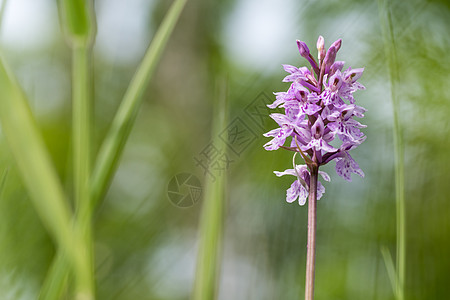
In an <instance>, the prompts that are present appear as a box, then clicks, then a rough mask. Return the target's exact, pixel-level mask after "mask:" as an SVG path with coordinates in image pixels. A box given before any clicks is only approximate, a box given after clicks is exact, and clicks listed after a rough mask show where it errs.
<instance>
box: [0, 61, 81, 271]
mask: <svg viewBox="0 0 450 300" xmlns="http://www.w3.org/2000/svg"><path fill="white" fill-rule="evenodd" d="M0 90H1V93H0V121H1V125H2V130H3V133H4V135H5V137H6V140H7V143H8V145H9V147H10V149H11V152H12V154H13V157H14V159H15V161H16V163H17V166H18V169H19V171H20V174H21V176H22V179H23V182H24V185H25V187H26V188H27V190H28V193H29V195H30V198H31V200H32V202H33V204H34V207H35V209H36V211H37V212H38V215H39V217H40V219H41V220H42V222H43V224H44V226H45V227H46V229H47V230H48V231H49V232H50V234H51V236H52V237H53V239H54V240H55V242H56V243H57V245H58V247H59V248H60V251H62V252H63V253H66V255H67V257H68V258H69V261H70V262H71V263H72V266H73V267H74V268H75V269H76V270H77V272H78V273H82V272H83V266H82V263H81V261H82V258H80V256H79V254H78V246H79V245H78V243H77V235H76V234H75V233H74V230H73V228H72V222H71V217H70V216H71V212H70V209H69V206H68V203H67V201H66V198H65V195H64V192H63V189H62V186H61V183H60V181H59V179H58V177H57V175H56V172H55V168H54V166H53V164H52V162H51V159H50V156H49V153H48V151H47V149H46V147H45V145H44V141H43V139H42V136H41V134H40V132H39V130H38V127H37V125H36V123H35V121H34V119H33V116H32V114H31V111H30V109H29V106H28V102H27V100H26V99H25V96H24V95H23V93H22V91H21V89H20V86H19V85H18V83H17V82H16V80H15V79H14V76H13V75H12V74H11V72H9V71H8V70H7V68H6V66H5V62H4V60H3V57H0Z"/></svg>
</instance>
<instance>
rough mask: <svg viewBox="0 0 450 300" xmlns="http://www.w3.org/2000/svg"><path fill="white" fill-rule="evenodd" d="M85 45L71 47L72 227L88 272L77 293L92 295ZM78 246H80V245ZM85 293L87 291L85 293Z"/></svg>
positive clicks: (87, 69) (86, 56) (87, 68)
mask: <svg viewBox="0 0 450 300" xmlns="http://www.w3.org/2000/svg"><path fill="white" fill-rule="evenodd" d="M89 56H90V48H89V46H84V45H83V46H75V47H73V51H72V61H73V63H72V69H73V72H72V91H73V96H72V113H73V117H72V120H73V124H72V128H73V129H72V130H73V135H72V136H73V155H74V156H73V170H74V178H73V179H74V192H75V195H74V196H75V206H76V214H75V219H76V226H77V230H79V233H80V238H81V239H83V240H84V241H83V242H82V245H83V247H84V248H82V249H80V250H81V251H82V253H83V255H82V257H83V259H84V262H83V264H84V265H85V266H86V268H87V269H88V270H87V271H86V273H84V274H83V277H82V278H77V285H81V286H78V288H77V289H78V290H82V291H85V293H89V294H90V295H91V297H93V295H94V267H93V265H94V263H93V259H94V258H93V251H92V205H91V200H90V172H91V170H90V168H91V167H90V144H91V143H90V132H91V129H90V128H91V126H90V124H91V118H90V117H91V106H92V103H91V97H90V91H89V69H90V68H89V62H90V59H89ZM80 246H81V245H80ZM87 291H89V292H87Z"/></svg>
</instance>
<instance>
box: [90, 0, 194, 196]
mask: <svg viewBox="0 0 450 300" xmlns="http://www.w3.org/2000/svg"><path fill="white" fill-rule="evenodd" d="M185 3H186V0H176V1H175V2H174V3H173V4H172V6H171V7H170V9H169V11H168V13H167V14H166V16H165V18H164V20H163V22H162V24H161V25H160V27H159V29H158V31H157V32H156V34H155V37H154V38H153V41H152V43H151V44H150V47H149V48H148V50H147V52H146V54H145V56H144V59H143V61H142V62H141V65H140V66H139V68H138V70H137V71H136V73H135V75H134V77H133V79H132V80H131V82H130V85H129V86H128V89H127V91H126V93H125V96H124V98H123V100H122V102H121V104H120V106H119V109H118V111H117V113H116V115H115V117H114V120H113V122H112V124H111V127H110V129H109V131H108V133H107V135H106V137H105V140H104V141H103V144H102V146H101V148H100V151H99V154H98V157H97V161H96V165H95V167H94V171H93V174H92V190H91V193H92V194H91V195H92V201H93V205H96V203H97V202H98V201H99V200H100V199H101V197H102V196H103V194H104V192H105V190H106V189H107V186H108V184H109V182H110V180H111V178H112V176H113V174H114V172H115V170H116V168H117V164H118V161H119V159H120V156H121V154H122V151H123V148H124V146H125V143H126V141H127V139H128V136H129V134H130V131H131V128H132V126H133V124H134V121H135V120H136V115H137V112H138V109H139V107H140V104H141V103H142V94H143V92H144V90H145V88H146V86H147V83H148V81H149V80H150V77H151V76H152V74H153V71H154V69H155V67H156V64H157V63H158V61H159V58H160V56H161V53H162V51H163V49H164V46H165V45H166V43H167V40H168V39H169V36H170V35H171V33H172V31H173V28H174V27H175V24H176V22H177V20H178V18H179V16H180V14H181V12H182V10H183V7H184V5H185Z"/></svg>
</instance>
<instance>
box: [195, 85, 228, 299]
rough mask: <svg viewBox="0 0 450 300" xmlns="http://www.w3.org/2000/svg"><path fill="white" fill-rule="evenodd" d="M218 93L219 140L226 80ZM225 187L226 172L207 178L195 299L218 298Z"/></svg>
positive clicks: (216, 133)
mask: <svg viewBox="0 0 450 300" xmlns="http://www.w3.org/2000/svg"><path fill="white" fill-rule="evenodd" d="M216 94H217V95H216V99H217V100H216V103H215V112H214V116H215V117H214V121H213V122H214V124H213V130H212V132H211V133H212V138H213V141H216V139H217V137H218V136H219V134H220V133H221V132H223V130H224V129H225V122H226V98H227V96H226V94H227V90H226V83H223V84H219V88H218V91H217V93H216ZM216 142H217V141H216ZM213 143H214V142H213ZM215 145H216V147H218V148H219V150H220V153H226V148H225V147H224V145H225V143H224V142H223V141H222V143H215ZM219 145H222V146H219ZM211 167H212V166H211ZM225 190H226V173H225V172H224V173H223V174H221V175H220V176H216V178H215V179H214V180H208V181H206V186H205V193H204V198H203V205H202V212H201V216H200V227H199V233H200V241H199V246H198V254H197V268H196V276H195V283H194V290H193V297H192V299H193V300H213V299H216V298H217V292H218V287H217V285H218V280H219V272H220V265H221V263H220V261H221V249H222V247H221V246H222V235H223V222H224V211H225V199H226V196H225V193H226V192H225Z"/></svg>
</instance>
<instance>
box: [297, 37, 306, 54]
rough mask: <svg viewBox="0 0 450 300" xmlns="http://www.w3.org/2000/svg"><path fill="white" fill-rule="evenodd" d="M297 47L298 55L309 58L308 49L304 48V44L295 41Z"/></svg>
mask: <svg viewBox="0 0 450 300" xmlns="http://www.w3.org/2000/svg"><path fill="white" fill-rule="evenodd" d="M297 46H298V51H299V52H300V55H301V56H303V57H304V58H308V57H309V48H308V46H306V43H305V42H302V41H299V40H297Z"/></svg>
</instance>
